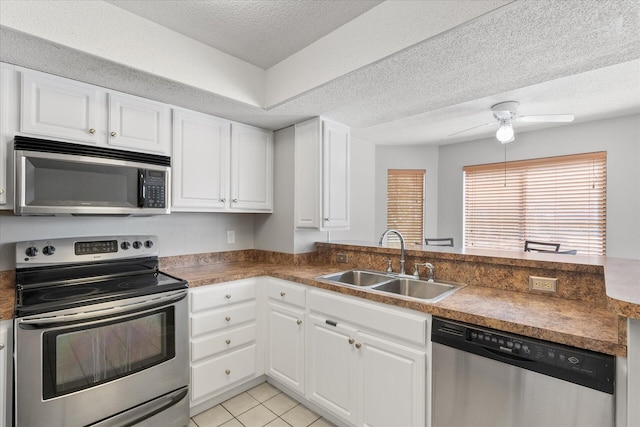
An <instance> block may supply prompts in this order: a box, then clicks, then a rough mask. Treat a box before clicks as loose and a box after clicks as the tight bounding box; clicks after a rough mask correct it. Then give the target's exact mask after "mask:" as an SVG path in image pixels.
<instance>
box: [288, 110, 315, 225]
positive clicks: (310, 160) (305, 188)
mask: <svg viewBox="0 0 640 427" xmlns="http://www.w3.org/2000/svg"><path fill="white" fill-rule="evenodd" d="M294 151H295V154H294V156H295V157H294V168H295V173H294V179H295V183H294V185H295V191H294V193H295V194H294V200H295V207H294V216H295V218H294V221H295V227H296V228H315V229H319V228H320V225H321V221H320V217H321V215H322V209H321V206H322V180H321V177H322V171H321V165H322V162H321V161H320V159H322V127H321V123H320V119H311V120H307V121H306V122H304V123H299V124H296V126H295V148H294Z"/></svg>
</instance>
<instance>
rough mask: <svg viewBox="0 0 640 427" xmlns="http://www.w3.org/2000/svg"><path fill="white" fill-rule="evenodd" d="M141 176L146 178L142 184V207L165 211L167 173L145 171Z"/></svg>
mask: <svg viewBox="0 0 640 427" xmlns="http://www.w3.org/2000/svg"><path fill="white" fill-rule="evenodd" d="M141 176H142V177H144V178H143V180H142V184H141V185H142V187H143V188H142V194H141V200H140V202H141V203H140V206H142V207H144V208H161V209H164V208H165V207H166V200H167V196H166V184H165V183H166V179H165V172H164V171H156V170H150V169H144V170H143V171H142V173H141Z"/></svg>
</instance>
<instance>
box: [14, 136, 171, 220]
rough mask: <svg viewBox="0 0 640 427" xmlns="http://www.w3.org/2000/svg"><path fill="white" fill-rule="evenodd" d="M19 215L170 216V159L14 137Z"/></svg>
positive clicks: (16, 206)
mask: <svg viewBox="0 0 640 427" xmlns="http://www.w3.org/2000/svg"><path fill="white" fill-rule="evenodd" d="M14 159H15V160H14V161H15V164H14V166H15V168H14V170H15V174H16V175H15V205H14V212H15V213H16V214H17V215H157V214H168V213H170V204H169V200H170V188H171V185H170V179H171V158H170V157H167V156H160V155H155V154H145V153H136V152H129V151H122V150H113V149H110V148H102V147H94V146H86V145H79V144H70V143H66V142H59V141H50V140H44V139H36V138H28V137H22V136H16V137H15V139H14Z"/></svg>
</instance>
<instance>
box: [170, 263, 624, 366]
mask: <svg viewBox="0 0 640 427" xmlns="http://www.w3.org/2000/svg"><path fill="white" fill-rule="evenodd" d="M292 257H293V256H292ZM296 264H297V265H296ZM350 268H353V267H350V266H347V267H345V265H344V264H335V263H296V262H295V261H291V262H289V263H281V262H277V263H274V262H269V261H237V262H219V263H213V264H203V265H196V266H189V267H178V266H173V267H164V270H165V271H166V272H168V273H169V274H172V275H175V276H177V277H181V278H183V279H185V280H187V281H188V282H189V286H190V287H198V286H204V285H212V284H216V283H222V282H229V281H233V280H239V279H245V278H251V277H260V276H270V277H275V278H279V279H283V280H289V281H293V282H297V283H301V284H304V285H308V286H311V287H316V288H321V289H326V290H330V291H334V292H339V293H342V294H345V295H352V296H356V297H360V298H365V299H368V300H371V301H377V302H380V303H384V304H391V305H395V306H399V307H404V308H408V309H412V310H417V311H421V312H425V313H430V314H432V315H434V316H438V317H444V318H448V319H452V320H460V321H463V322H468V323H473V324H476V325H479V326H485V327H490V328H495V329H499V330H503V331H506V332H511V333H515V334H520V335H525V336H529V337H533V338H539V339H545V340H549V341H553V342H557V343H562V344H567V345H573V346H576V347H579V348H584V349H588V350H593V351H599V352H603V353H607V354H612V355H617V356H626V318H624V317H622V316H619V315H618V314H617V313H615V312H612V311H611V310H609V309H608V308H607V307H606V305H603V304H597V303H595V302H594V303H588V302H584V301H575V300H567V299H564V298H549V297H548V296H546V295H539V294H528V293H523V292H519V291H513V290H506V289H496V288H490V287H483V286H473V285H468V286H466V287H465V288H463V289H460V290H458V291H457V292H455V293H453V294H452V295H450V296H448V297H447V298H445V299H443V300H441V301H439V302H437V303H433V304H430V303H424V302H420V301H418V300H413V299H408V298H403V297H399V296H394V295H391V294H384V293H382V292H376V291H371V290H367V289H362V288H357V287H352V286H340V285H334V284H330V283H326V282H322V281H318V280H316V278H317V277H318V276H320V275H324V274H328V273H333V272H338V271H343V270H348V269H350ZM437 277H438V276H437V274H436V278H437Z"/></svg>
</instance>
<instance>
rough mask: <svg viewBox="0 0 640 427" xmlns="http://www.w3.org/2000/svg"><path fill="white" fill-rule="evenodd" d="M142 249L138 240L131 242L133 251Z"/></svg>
mask: <svg viewBox="0 0 640 427" xmlns="http://www.w3.org/2000/svg"><path fill="white" fill-rule="evenodd" d="M141 247H142V243H141V242H140V241H138V240H136V241H135V242H133V249H140V248H141Z"/></svg>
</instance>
